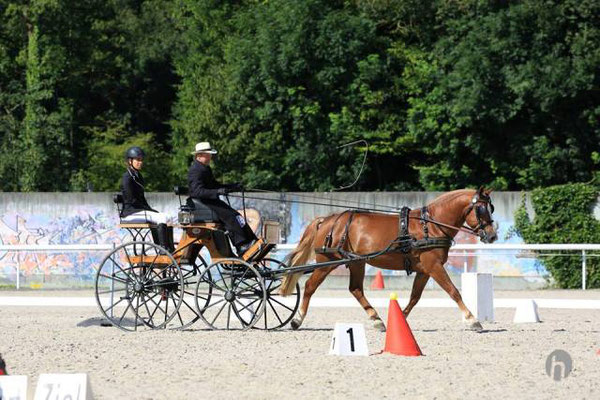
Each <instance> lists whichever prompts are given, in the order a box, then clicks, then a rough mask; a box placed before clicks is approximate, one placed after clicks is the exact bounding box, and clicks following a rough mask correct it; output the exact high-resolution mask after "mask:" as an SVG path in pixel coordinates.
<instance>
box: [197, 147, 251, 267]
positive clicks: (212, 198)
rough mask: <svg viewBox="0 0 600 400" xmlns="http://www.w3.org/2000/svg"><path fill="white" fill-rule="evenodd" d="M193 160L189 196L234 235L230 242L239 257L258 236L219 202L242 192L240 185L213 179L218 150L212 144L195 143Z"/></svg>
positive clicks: (242, 218) (241, 219) (228, 207)
mask: <svg viewBox="0 0 600 400" xmlns="http://www.w3.org/2000/svg"><path fill="white" fill-rule="evenodd" d="M192 154H193V155H194V161H193V162H192V165H191V166H190V169H189V172H188V186H189V191H190V192H189V194H190V197H193V198H195V199H198V200H200V201H201V202H202V203H203V204H204V205H206V206H207V207H208V208H210V209H211V210H213V211H214V213H215V214H217V216H218V217H219V219H220V220H221V221H222V222H223V223H224V224H225V228H226V229H227V230H228V231H229V232H230V234H231V241H232V242H233V245H234V246H235V248H236V250H237V253H238V256H242V255H243V254H244V253H245V252H246V251H247V250H248V249H249V248H250V247H251V246H252V245H253V244H254V242H255V241H256V240H257V237H256V235H255V234H254V232H253V231H252V229H251V228H250V226H248V224H247V223H246V220H245V219H244V217H242V216H241V215H240V214H239V213H238V212H237V211H235V210H234V209H233V208H231V207H230V206H229V205H227V204H226V203H225V202H224V201H222V200H221V199H219V195H226V194H227V193H229V192H233V191H241V190H242V189H243V188H242V185H241V184H240V183H233V184H222V183H220V182H218V181H217V180H216V179H215V177H214V176H213V173H212V169H211V168H210V161H211V159H212V155H213V154H217V151H216V150H215V149H213V148H212V147H211V146H210V143H209V142H200V143H198V144H196V149H195V151H194V152H193V153H192Z"/></svg>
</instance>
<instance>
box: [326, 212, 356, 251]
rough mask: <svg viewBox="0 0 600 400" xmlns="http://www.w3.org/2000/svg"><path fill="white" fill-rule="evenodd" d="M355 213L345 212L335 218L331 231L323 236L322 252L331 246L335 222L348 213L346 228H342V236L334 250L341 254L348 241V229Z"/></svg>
mask: <svg viewBox="0 0 600 400" xmlns="http://www.w3.org/2000/svg"><path fill="white" fill-rule="evenodd" d="M356 212H357V211H356V210H346V211H344V212H342V213H340V214H339V215H338V216H337V218H336V219H335V221H334V222H333V224H332V225H331V229H330V230H329V233H327V236H325V241H324V242H323V248H322V249H323V251H325V250H329V249H330V248H331V244H332V242H333V230H334V229H335V226H336V224H337V222H338V221H339V219H340V218H341V217H342V215H344V214H346V213H350V217H349V218H348V220H347V221H346V226H345V227H344V233H343V234H342V237H341V239H340V241H339V243H338V245H337V248H336V249H335V250H337V251H338V252H339V253H340V254H341V250H342V248H343V247H344V245H345V244H346V241H347V240H348V229H349V228H350V224H351V223H352V219H353V218H354V214H356Z"/></svg>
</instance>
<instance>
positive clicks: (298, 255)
mask: <svg viewBox="0 0 600 400" xmlns="http://www.w3.org/2000/svg"><path fill="white" fill-rule="evenodd" d="M323 220H324V218H317V219H315V220H314V221H313V222H311V223H310V225H308V227H307V228H306V230H305V231H304V233H303V234H302V238H301V239H300V243H298V245H297V246H296V248H295V249H294V250H293V251H292V252H291V253H290V254H288V255H287V256H286V257H285V259H284V260H283V263H284V264H285V265H288V266H290V267H293V266H295V265H302V264H306V263H307V262H308V261H309V260H312V259H313V258H314V257H315V248H314V242H315V236H316V233H317V230H318V229H319V225H320V224H321V223H322V222H323ZM301 276H302V273H301V272H300V273H297V274H287V275H284V277H283V279H282V281H281V287H280V288H279V294H280V295H282V296H288V295H290V294H291V293H292V292H293V290H294V288H295V287H296V283H297V282H298V280H299V279H300V277H301Z"/></svg>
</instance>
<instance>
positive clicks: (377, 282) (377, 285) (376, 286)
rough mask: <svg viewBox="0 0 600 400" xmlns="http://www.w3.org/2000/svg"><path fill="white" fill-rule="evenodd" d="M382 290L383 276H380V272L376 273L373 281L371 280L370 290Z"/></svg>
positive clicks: (383, 286)
mask: <svg viewBox="0 0 600 400" xmlns="http://www.w3.org/2000/svg"><path fill="white" fill-rule="evenodd" d="M384 288H385V285H384V284H383V275H382V274H381V271H377V273H376V274H375V279H373V282H372V283H371V289H373V290H381V289H384Z"/></svg>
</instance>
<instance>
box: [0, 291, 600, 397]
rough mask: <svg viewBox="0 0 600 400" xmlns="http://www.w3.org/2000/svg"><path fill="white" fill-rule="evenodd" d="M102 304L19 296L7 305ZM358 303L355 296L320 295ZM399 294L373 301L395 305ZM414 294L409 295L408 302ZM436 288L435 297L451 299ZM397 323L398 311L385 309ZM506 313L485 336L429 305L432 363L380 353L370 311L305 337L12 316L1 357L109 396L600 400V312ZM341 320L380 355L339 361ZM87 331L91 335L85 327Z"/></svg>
mask: <svg viewBox="0 0 600 400" xmlns="http://www.w3.org/2000/svg"><path fill="white" fill-rule="evenodd" d="M11 295H17V296H23V295H24V296H91V295H92V292H67V291H61V292H41V291H38V292H32V291H21V292H14V291H12V292H9V291H0V296H11ZM316 295H317V296H319V297H344V298H345V297H348V296H350V295H349V294H348V293H347V292H346V291H335V290H329V291H323V292H317V294H316ZM386 295H387V293H384V292H378V293H371V294H369V296H370V297H384V296H386ZM401 296H408V293H401ZM444 296H445V294H444V293H442V292H438V291H427V292H426V293H425V294H424V296H423V297H424V298H426V297H444ZM496 296H497V297H519V298H523V297H536V298H540V297H548V298H582V299H599V298H600V292H598V291H587V292H581V291H536V292H522V291H519V292H498V293H496ZM378 311H379V312H380V314H381V315H382V317H385V318H387V309H380V310H378ZM513 315H514V309H508V308H497V309H496V310H495V316H496V322H494V323H484V324H483V325H484V331H483V332H481V333H477V332H471V331H465V330H464V326H463V324H462V322H461V316H460V313H459V311H458V309H447V308H446V309H442V308H419V307H418V306H417V308H416V309H415V310H414V311H413V313H412V315H411V316H410V317H409V320H408V322H409V324H410V325H411V327H412V330H413V333H414V335H415V337H416V339H417V341H418V343H419V345H420V347H421V349H422V350H423V352H424V354H425V356H424V357H400V356H394V355H390V354H376V353H378V352H379V351H380V350H381V349H382V348H383V345H384V340H385V333H381V332H378V331H375V330H374V329H373V328H371V326H370V324H369V321H368V320H367V319H366V316H365V313H364V311H362V310H361V309H360V308H313V309H310V310H309V315H308V317H307V319H306V320H305V323H304V325H303V326H302V328H301V330H299V331H290V330H288V329H286V330H283V331H276V332H264V331H249V332H222V331H220V332H216V331H207V330H204V329H203V327H202V326H201V325H200V323H198V324H196V325H195V326H194V327H193V329H191V330H189V331H183V332H181V331H146V332H137V333H126V332H122V331H120V330H118V329H116V328H112V327H101V326H99V325H98V324H97V323H91V324H90V323H89V322H90V320H89V319H90V318H98V317H99V316H100V314H99V311H98V310H97V309H96V308H93V307H65V308H57V307H39V308H29V307H19V306H13V307H6V306H2V307H0V353H1V354H2V356H3V357H4V359H5V360H6V363H7V368H8V370H9V373H11V374H14V375H27V376H28V377H29V384H30V388H29V392H30V393H29V394H30V398H33V392H34V390H35V384H36V383H37V378H38V376H39V374H40V373H47V372H62V373H76V372H85V373H87V374H88V375H89V377H90V379H91V387H92V391H93V393H94V397H95V398H97V399H204V398H211V399H230V398H243V399H287V398H316V399H365V398H369V399H385V398H389V399H391V398H423V399H433V398H438V399H448V398H450V399H475V398H477V399H480V398H486V399H487V398H502V399H505V398H510V399H522V398H525V399H533V398H535V399H541V398H570V399H597V398H600V310H566V309H540V317H541V319H542V321H543V322H542V323H540V324H521V325H515V324H513V323H512V317H513ZM335 322H359V323H364V324H365V327H366V335H367V341H368V345H369V351H370V353H372V355H370V356H369V357H337V356H329V355H327V352H328V348H329V344H330V339H331V335H332V332H333V326H334V324H335ZM78 324H81V325H86V326H78ZM556 349H562V350H565V351H567V352H568V353H569V354H570V356H571V357H572V359H573V370H572V372H571V374H570V375H569V376H568V377H567V378H565V379H563V380H561V381H554V380H553V379H552V378H550V377H548V375H546V371H545V363H546V358H547V357H548V355H549V354H550V353H551V352H552V351H554V350H556Z"/></svg>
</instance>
